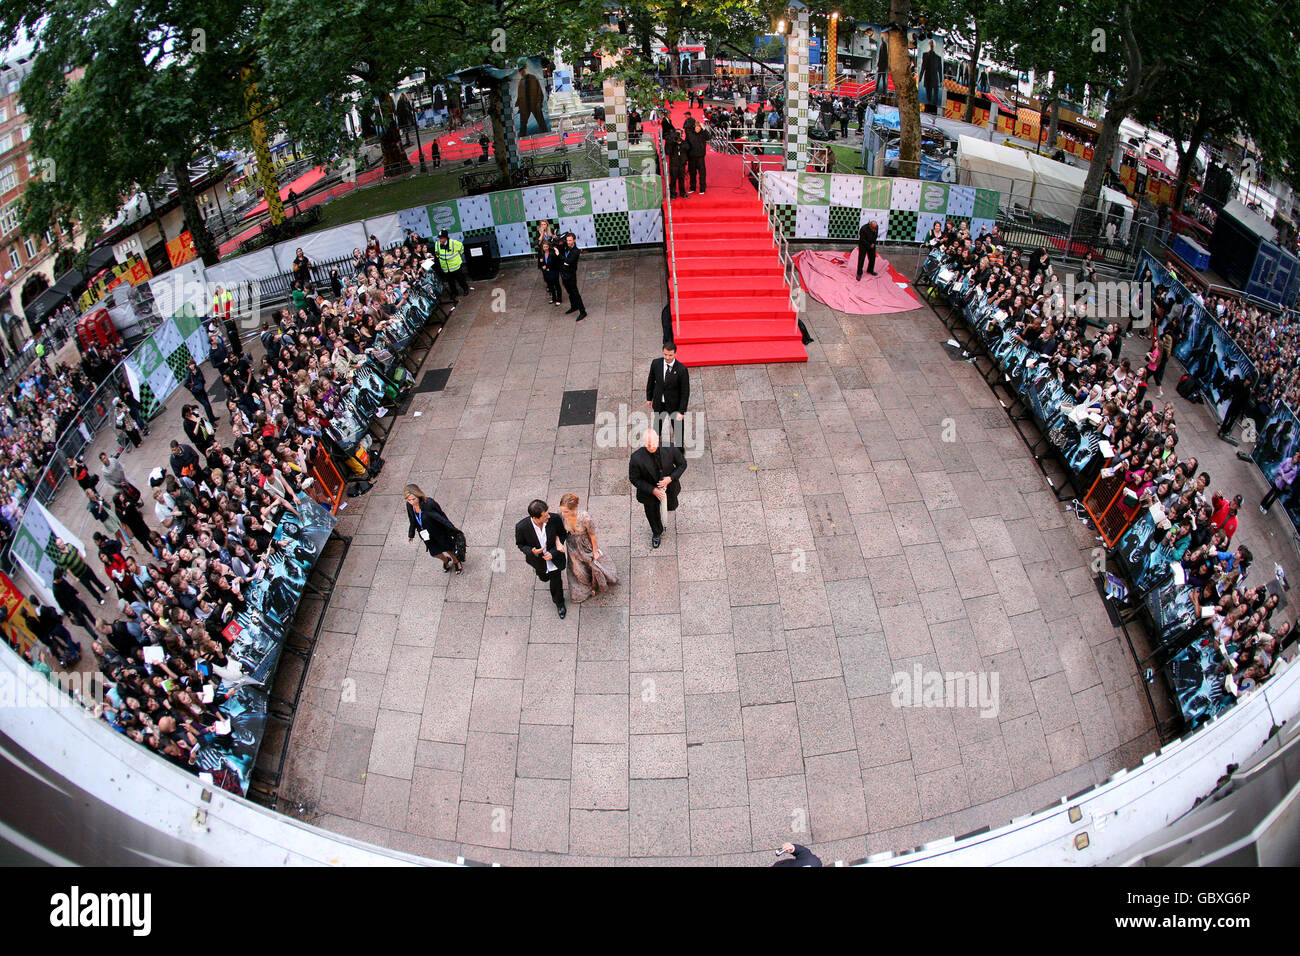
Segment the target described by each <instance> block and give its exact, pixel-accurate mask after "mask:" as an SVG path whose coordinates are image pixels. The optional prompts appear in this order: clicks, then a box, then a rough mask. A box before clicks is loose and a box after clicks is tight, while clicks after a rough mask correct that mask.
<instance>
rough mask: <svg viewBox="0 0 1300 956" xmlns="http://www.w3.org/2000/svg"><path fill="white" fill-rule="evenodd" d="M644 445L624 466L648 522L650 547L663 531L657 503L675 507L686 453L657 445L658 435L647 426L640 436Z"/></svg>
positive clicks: (674, 509) (657, 543)
mask: <svg viewBox="0 0 1300 956" xmlns="http://www.w3.org/2000/svg"><path fill="white" fill-rule="evenodd" d="M642 440H643V441H644V442H645V447H643V448H638V449H637V450H636V451H634V452H632V458H631V460H630V461H629V462H628V465H627V477H628V480H629V481H631V482H632V487H634V488H635V489H636V500H637V501H639V502H641V504H643V505H644V506H645V516H646V520H647V521H649V522H650V534H651V535H652V537H651V540H650V546H651V547H652V548H657V547H659V539H660V538H661V537H662V536H663V533H664V522H663V516H662V514H661V513H660V507H661V505H660V502H663V503H665V504H667V506H668V510H669V511H676V510H677V495H678V494H679V493H680V492H681V490H682V485H681V481H680V480H679V479H680V478H681V477H682V472H684V471H685V470H686V456H685V455H684V454H682V450H681V449H680V448H673V447H672V446H671V445H670V446H666V447H661V446H660V445H659V435H658V433H657V432H655V430H654V429H653V428H647V429H646V430H645V434H644V435H643V436H642Z"/></svg>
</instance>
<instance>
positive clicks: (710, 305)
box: [646, 103, 808, 366]
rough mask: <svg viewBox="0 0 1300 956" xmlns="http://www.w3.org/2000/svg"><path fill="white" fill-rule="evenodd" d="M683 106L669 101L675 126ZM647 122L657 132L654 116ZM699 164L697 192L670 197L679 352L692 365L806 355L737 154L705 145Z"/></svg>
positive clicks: (672, 278)
mask: <svg viewBox="0 0 1300 956" xmlns="http://www.w3.org/2000/svg"><path fill="white" fill-rule="evenodd" d="M687 112H690V111H689V110H688V109H687V108H686V107H685V106H684V105H682V104H680V103H678V104H674V106H673V111H672V116H673V123H674V125H676V126H677V127H678V128H679V129H680V128H681V127H682V123H683V121H684V119H685V114H686V113H687ZM699 112H700V111H699V110H698V109H696V110H695V111H694V115H695V116H696V117H698V116H699ZM646 128H647V129H649V130H652V131H653V132H654V134H655V135H656V136H657V135H658V132H659V124H658V123H657V122H656V123H654V124H649V123H647V124H646ZM705 169H706V172H707V176H706V182H707V186H708V188H707V190H706V191H705V192H704V193H703V194H700V193H696V194H694V195H688V196H686V197H685V198H679V199H674V200H672V225H673V233H672V237H671V242H670V246H669V249H668V253H669V255H668V270H669V282H670V283H673V284H674V285H675V286H676V288H677V311H676V314H675V315H674V317H673V330H674V338H675V339H676V341H677V348H678V355H679V356H680V358H681V360H682V361H683V362H684V363H685V364H686V365H690V366H696V365H759V364H764V363H767V362H806V361H808V353H807V351H806V350H805V349H804V347H803V336H802V335H800V333H799V326H798V323H797V321H796V318H795V313H794V310H793V309H791V308H790V290H789V288H788V287H787V286H786V284H785V278H784V276H783V273H782V269H781V260H780V258H779V257H778V256H777V251H776V245H775V244H774V242H773V239H772V232H771V230H770V229H769V228H768V224H767V217H766V216H765V215H764V213H763V205H762V203H761V202H760V201H759V198H758V193H757V191H756V190H755V189H754V187H753V186H752V185H751V184H750V183H749V182H748V180H746V179H745V174H744V170H743V168H742V165H741V160H740V157H739V156H730V155H723V154H720V153H714V152H712V151H710V152H709V153H708V154H707V156H706V157H705ZM665 172H666V170H665ZM688 185H689V183H688ZM667 227H668V210H665V211H664V228H665V230H666V229H667Z"/></svg>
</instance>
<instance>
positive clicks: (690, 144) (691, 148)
mask: <svg viewBox="0 0 1300 956" xmlns="http://www.w3.org/2000/svg"><path fill="white" fill-rule="evenodd" d="M707 145H708V140H707V139H705V138H704V131H703V128H701V130H700V131H699V132H696V129H695V124H692V126H691V128H690V129H688V130H687V131H686V153H687V155H688V156H690V157H691V159H699V158H701V157H702V156H703V155H704V153H705V152H706V147H707Z"/></svg>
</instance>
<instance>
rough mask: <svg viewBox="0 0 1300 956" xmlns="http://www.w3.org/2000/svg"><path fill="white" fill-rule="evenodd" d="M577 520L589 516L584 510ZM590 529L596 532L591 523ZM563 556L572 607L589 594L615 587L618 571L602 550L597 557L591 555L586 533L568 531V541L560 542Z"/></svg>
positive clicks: (588, 535) (589, 538) (589, 540)
mask: <svg viewBox="0 0 1300 956" xmlns="http://www.w3.org/2000/svg"><path fill="white" fill-rule="evenodd" d="M578 517H579V518H581V519H586V520H587V521H588V522H590V521H591V516H590V515H589V514H587V513H586V512H585V511H581V512H579V513H578ZM575 523H576V522H575ZM590 527H591V530H592V531H593V532H594V531H595V530H596V525H595V523H594V522H592V523H591V525H590ZM564 553H565V556H566V557H567V558H568V562H567V567H568V572H567V573H568V576H569V600H570V601H572V602H573V603H574V604H581V603H582V602H583V601H585V600H587V598H589V597H591V596H592V595H593V594H599V593H600V592H601V591H607V590H609V588H610V587H612V586H613V585H615V584H618V569H617V568H615V567H614V562H613V561H611V560H610V557H609V554H608V553H607V552H604V551H602V552H601V556H600V557H599V558H596V557H595V556H594V555H593V554H592V550H591V535H590V534H587V533H578V532H573V531H571V532H569V539H568V540H567V541H566V542H564Z"/></svg>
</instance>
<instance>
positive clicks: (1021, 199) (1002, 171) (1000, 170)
mask: <svg viewBox="0 0 1300 956" xmlns="http://www.w3.org/2000/svg"><path fill="white" fill-rule="evenodd" d="M1028 155H1029V154H1028V153H1025V152H1023V151H1022V150H1019V149H1012V148H1011V147H1010V146H1002V145H1000V144H998V143H990V142H989V141H988V140H984V139H976V138H975V137H974V136H962V137H961V138H960V139H958V141H957V166H958V167H959V168H960V169H964V170H966V173H967V177H968V178H967V184H968V185H971V186H975V187H977V188H979V189H996V190H997V191H998V192H1000V193H1001V194H1002V196H1003V202H1004V203H1007V204H1012V203H1014V204H1016V205H1020V206H1029V204H1030V197H1031V193H1032V189H1033V181H1034V171H1033V167H1031V166H1030V165H1029V159H1028Z"/></svg>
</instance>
